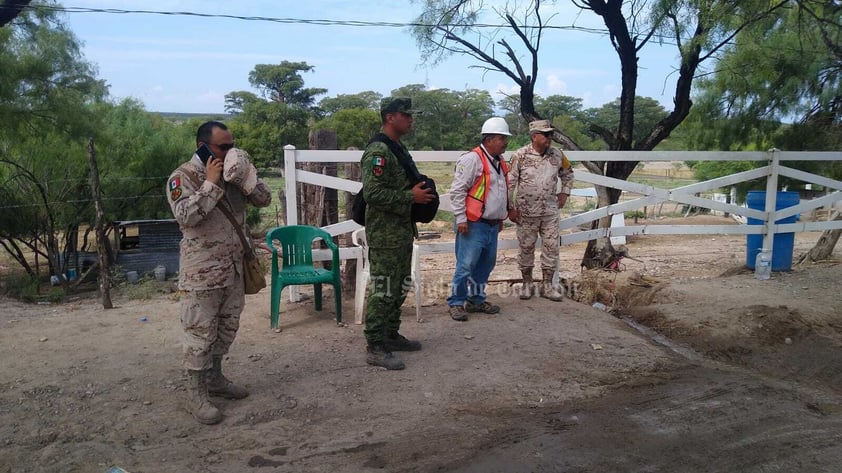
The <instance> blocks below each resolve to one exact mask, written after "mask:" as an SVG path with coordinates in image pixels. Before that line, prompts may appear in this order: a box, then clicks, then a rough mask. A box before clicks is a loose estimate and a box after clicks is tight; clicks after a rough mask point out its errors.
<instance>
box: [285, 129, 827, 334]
mask: <svg viewBox="0 0 842 473" xmlns="http://www.w3.org/2000/svg"><path fill="white" fill-rule="evenodd" d="M462 153H463V151H413V152H412V153H411V154H412V156H413V158H414V159H415V161H416V162H422V163H423V162H455V161H456V160H457V159H458V158H459V156H461V155H462ZM565 153H566V154H567V156H568V158H570V160H571V161H573V162H582V161H639V162H643V163H645V162H655V161H763V162H766V163H767V164H766V166H763V167H759V168H756V169H752V170H750V171H745V172H740V173H736V174H731V175H728V176H723V177H719V178H716V179H711V180H708V181H704V182H698V183H695V184H691V185H688V186H683V187H677V188H674V189H661V188H657V187H653V186H647V185H642V184H636V183H633V182H628V181H623V180H620V179H614V178H610V177H605V176H601V175H598V174H593V173H589V172H584V171H581V170H577V171H576V181H578V182H587V183H590V184H594V185H597V186H605V187H611V188H614V189H620V190H622V191H624V192H626V193H628V194H634V195H639V196H640V197H638V198H635V199H632V200H626V201H623V202H621V203H617V204H613V205H609V206H607V207H601V208H597V209H594V210H591V211H588V212H584V213H581V214H579V215H575V216H571V217H567V218H564V219H561V221H560V222H559V229H560V230H567V229H576V228H577V227H579V226H580V225H583V224H588V223H590V222H592V221H594V220H598V219H601V218H602V217H608V216H614V215H623V214H624V213H625V212H628V211H632V210H636V209H641V208H643V207H646V206H652V205H656V204H659V203H662V202H675V203H681V204H686V205H692V206H695V207H700V208H705V209H711V210H719V211H723V212H728V213H731V214H734V215H739V216H743V217H750V218H754V219H758V220H761V221H763V222H764V223H763V224H762V225H633V226H618V227H612V228H599V229H596V230H588V231H574V232H573V233H567V234H563V235H561V244H562V245H569V244H573V243H578V242H582V241H588V240H592V239H595V238H601V237H617V236H628V235H655V234H659V235H688V234H695V235H706V234H718V235H752V234H762V235H763V247H764V248H770V249H771V248H774V237H775V233H788V232H794V233H798V232H811V231H824V230H831V229H839V228H842V221H823V222H796V223H786V224H776V223H775V222H776V221H778V220H781V219H784V218H786V217H791V216H793V215H796V214H799V213H805V212H808V211H811V210H814V209H817V208H820V207H825V206H827V207H830V206H832V205H833V204H834V203H835V202H838V201H841V200H842V192H840V191H842V182H841V181H837V180H834V179H828V178H826V177H822V176H819V175H816V174H811V173H807V172H803V171H799V170H796V169H792V168H790V167H786V166H785V165H784V164H782V163H785V162H788V161H823V162H830V161H840V160H842V152H839V151H833V152H794V151H793V152H789V151H780V150H770V151H768V152H760V151H758V152H707V151H566V152H565ZM361 154H362V152H361V151H326V150H297V149H295V147H293V146H285V147H284V171H285V172H284V177H285V194H286V198H287V202H286V215H287V224H289V225H296V224H297V223H298V220H297V219H298V217H297V215H298V212H297V208H298V205H299V204H298V202H297V194H296V184H297V183H306V184H313V185H317V186H324V187H328V188H331V189H337V190H341V191H347V192H351V193H357V192H359V190H360V188H361V187H362V184H360V183H359V182H356V181H350V180H347V179H342V178H338V177H331V176H324V175H321V174H317V173H313V172H309V171H304V170H301V169H296V164H297V163H357V162H359V159H360V156H361ZM779 176H786V177H789V178H792V179H797V180H800V181H803V182H805V183H810V184H817V185H820V186H824V187H825V188H827V189H832V190H833V192H830V193H828V194H827V195H824V196H822V197H817V198H814V199H811V200H806V201H802V202H801V203H799V204H797V205H795V206H792V207H787V208H785V209H781V210H775V209H776V197H777V190H778V178H779ZM759 178H766V205H765V210H762V211H761V210H756V209H751V208H747V207H742V206H738V205H734V204H727V203H723V202H718V201H716V200H713V199H707V198H704V197H699V196H698V195H697V194H701V193H704V192H708V191H713V190H714V189H718V188H722V187H728V186H732V185H734V184H738V183H740V182H745V181H750V180H753V179H759ZM440 210H442V211H452V208H451V207H450V205H449V198H448V196H447V195H443V196H442V205H441V207H440ZM323 228H324V229H325V230H326V231H327V232H328V233H330V234H331V235H333V236H336V235H341V234H344V233H349V232H353V231H354V230H356V229H358V228H361V227H360V226H359V225H357V224H356V223H355V222H354V221H352V220H345V221H342V222H339V223H337V224H333V225H328V226H326V227H323ZM517 246H518V243H517V240H515V239H501V240H500V241H499V242H498V249H501V250H503V249H512V248H517ZM453 251H454V244H453V242H435V243H418V242H416V244H415V245H414V251H413V255H412V278H413V285H414V289H415V309H416V316H419V317H420V311H421V303H422V294H423V291H422V290H421V289H422V283H423V281H422V275H421V268H420V259H421V257H422V256H423V255H427V254H433V253H450V254H453ZM314 258H319V259H329V258H330V255H329V253H328V252H327V251H324V250H323V251H321V252H320V251H314ZM340 258H341V259H343V260H344V259H357V260H358V263H357V268H358V278H357V288H356V291H357V294H356V297H355V300H357V301H363V300H364V297H363V293H362V292H361V291H365V284H364V283H363V282H362V281H364V278H363V273H362V270H363V266H364V265H363V259H364V258H365V252H364V249H363V248H362V247H352V248H341V249H340ZM290 296H291V297H292V298H293V299H296V298H297V295H296V294H295V293H294V292H292V291H291V293H290ZM362 305H363V304H362V303H361V302H359V303H357V304H355V321H356V323H362V320H363V309H364V308H363V306H362Z"/></svg>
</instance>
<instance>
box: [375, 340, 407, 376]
mask: <svg viewBox="0 0 842 473" xmlns="http://www.w3.org/2000/svg"><path fill="white" fill-rule="evenodd" d="M365 362H366V363H368V364H370V365H374V366H382V367H383V368H386V369H387V370H402V369H404V368H405V366H404V364H403V360H401V359H400V358H398V357H397V356H395V355H393V354H392V352H390V351H389V350H387V349H386V346H385V345H383V344H382V343H373V344H371V345H369V346H368V347H367V348H366V355H365Z"/></svg>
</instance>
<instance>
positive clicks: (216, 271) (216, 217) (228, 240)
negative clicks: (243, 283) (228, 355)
mask: <svg viewBox="0 0 842 473" xmlns="http://www.w3.org/2000/svg"><path fill="white" fill-rule="evenodd" d="M167 200H168V201H169V203H170V208H171V209H172V213H173V215H174V216H175V219H176V221H177V222H178V226H179V228H180V229H181V233H182V239H181V245H180V254H179V260H180V261H179V286H180V288H181V289H184V290H202V289H216V288H220V287H228V286H230V285H231V284H232V283H233V281H234V277H242V272H243V271H242V265H243V248H242V244H241V243H240V237H239V236H238V235H237V230H236V229H235V228H234V226H233V225H231V221H230V220H229V219H228V217H226V216H225V214H224V213H222V211H221V210H219V208H218V207H217V204H219V205H227V206H229V208H230V209H231V213H232V214H233V215H234V218H235V219H236V220H237V222H238V223H239V224H240V225H241V228H243V232H244V234H245V235H246V238H248V235H249V232H248V227H247V226H246V225H245V217H246V204H247V203H251V204H252V205H255V206H257V207H266V206H267V205H269V203H270V202H271V201H272V192H271V190H270V189H269V186H267V185H266V184H265V183H264V182H263V181H262V180H260V179H258V182H257V186H256V187H255V189H254V190H253V191H252V193H251V194H250V195H249V196H245V195H243V192H242V191H241V190H240V189H239V188H238V187H236V186H234V185H231V184H228V183H225V182H223V183H222V187H220V186H217V185H216V184H214V183H212V182H210V181H208V180H206V179H205V166H204V165H203V164H202V163H201V161H199V159H198V157H197V156H194V157H193V159H191V160H190V161H188V162H186V163H184V164H182V165H181V166H179V168H178V169H176V170H175V171H174V172H173V173H172V174H171V175H170V178H169V179H168V180H167Z"/></svg>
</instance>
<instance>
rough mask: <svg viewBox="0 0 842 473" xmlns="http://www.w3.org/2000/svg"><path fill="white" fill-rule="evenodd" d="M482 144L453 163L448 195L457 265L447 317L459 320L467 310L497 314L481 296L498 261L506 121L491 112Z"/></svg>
mask: <svg viewBox="0 0 842 473" xmlns="http://www.w3.org/2000/svg"><path fill="white" fill-rule="evenodd" d="M481 133H482V143H480V145H479V146H477V147H476V148H474V149H473V150H471V151H470V152H468V153H465V154H464V155H462V156H461V157H460V158H459V160H458V161H457V162H456V170H455V173H454V176H453V184H452V186H451V188H450V200H451V202H452V205H453V216H454V217H455V219H456V221H455V226H456V269H455V271H454V273H453V283H452V287H451V293H450V297H448V298H447V305H448V307H449V309H448V310H449V313H450V317H451V318H452V319H453V320H456V321H459V322H464V321H466V320H468V313H485V314H496V313H498V312H500V306H498V305H493V304H491V303H490V302H488V301H487V300H486V286H487V285H488V277H489V276H490V275H491V270H492V269H494V265H495V264H496V262H497V234H498V233H499V232H500V230H502V229H503V221H504V220H505V219H506V216H507V215H508V191H507V187H508V183H507V181H508V174H509V169H508V166H507V165H506V162H505V161H504V160H503V152H505V151H506V146H508V144H509V137H510V136H511V135H512V134H511V133H510V132H509V125H508V124H507V123H506V120H504V119H502V118H500V117H492V118H489V119H488V120H486V121H485V123H483V125H482V132H481Z"/></svg>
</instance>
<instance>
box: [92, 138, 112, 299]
mask: <svg viewBox="0 0 842 473" xmlns="http://www.w3.org/2000/svg"><path fill="white" fill-rule="evenodd" d="M88 163H89V164H90V168H91V192H93V199H94V205H95V206H96V253H97V257H98V260H99V293H100V295H101V296H102V307H103V309H111V308H113V307H114V305H113V304H112V303H111V276H110V274H109V271H108V270H109V265H108V256H107V254H106V251H105V248H106V245H107V244H108V242H107V241H106V239H105V228H103V222H102V221H103V219H104V218H105V212H104V211H103V208H102V196H101V195H100V189H99V169H98V168H97V164H96V151H95V150H94V139H93V138H91V139H90V140H88Z"/></svg>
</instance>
